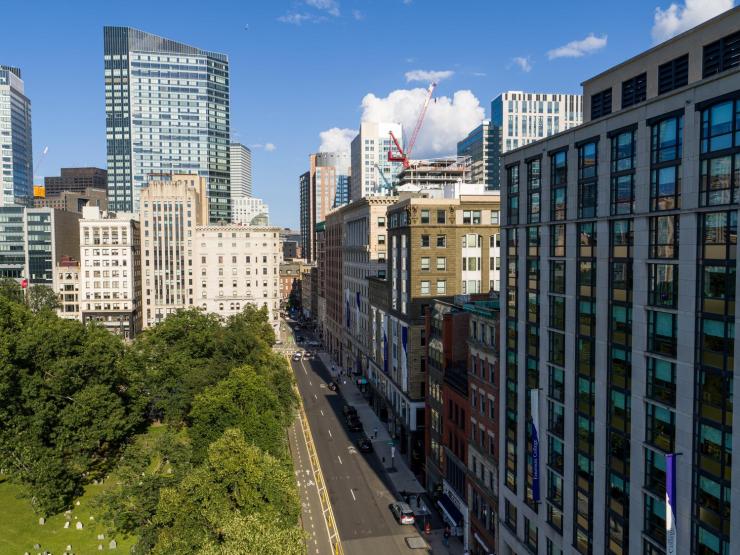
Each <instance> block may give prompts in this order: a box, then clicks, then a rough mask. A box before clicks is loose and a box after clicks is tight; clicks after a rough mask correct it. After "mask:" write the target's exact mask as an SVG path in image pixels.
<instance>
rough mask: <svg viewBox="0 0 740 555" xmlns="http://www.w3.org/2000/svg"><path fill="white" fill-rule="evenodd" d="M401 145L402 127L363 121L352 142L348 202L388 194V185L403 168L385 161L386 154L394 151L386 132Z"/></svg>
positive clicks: (389, 192)
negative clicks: (391, 134)
mask: <svg viewBox="0 0 740 555" xmlns="http://www.w3.org/2000/svg"><path fill="white" fill-rule="evenodd" d="M391 132H392V133H393V135H394V136H395V137H396V139H397V140H398V142H399V143H400V144H401V146H403V128H402V127H401V124H400V123H389V122H382V123H375V122H367V121H363V122H362V123H361V124H360V132H359V133H358V134H357V136H356V137H355V138H354V139H353V140H352V148H351V154H350V157H351V162H352V169H351V172H352V177H351V179H350V201H352V202H353V201H356V200H359V199H361V198H363V197H367V196H370V195H375V196H379V195H380V196H387V195H389V194H392V190H391V188H392V185H394V184H395V182H396V180H397V176H398V174H399V173H400V171H401V170H402V169H403V165H402V164H401V163H400V162H390V161H388V152H389V151H391V150H392V151H393V152H397V150H396V148H395V146H394V145H393V140H392V139H391V136H390V133H391Z"/></svg>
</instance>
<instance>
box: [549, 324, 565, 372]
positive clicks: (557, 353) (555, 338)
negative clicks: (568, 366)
mask: <svg viewBox="0 0 740 555" xmlns="http://www.w3.org/2000/svg"><path fill="white" fill-rule="evenodd" d="M549 361H550V362H551V363H552V364H557V365H558V366H565V335H564V334H562V333H558V332H554V331H551V332H550V358H549Z"/></svg>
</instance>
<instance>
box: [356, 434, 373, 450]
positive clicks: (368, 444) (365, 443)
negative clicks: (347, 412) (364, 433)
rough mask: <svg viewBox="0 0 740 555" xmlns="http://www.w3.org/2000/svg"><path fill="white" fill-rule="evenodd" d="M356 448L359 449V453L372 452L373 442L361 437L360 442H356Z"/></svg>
mask: <svg viewBox="0 0 740 555" xmlns="http://www.w3.org/2000/svg"><path fill="white" fill-rule="evenodd" d="M357 447H359V449H360V452H361V453H372V452H373V442H372V441H370V440H369V439H368V438H366V437H363V438H362V439H361V440H360V441H358V442H357Z"/></svg>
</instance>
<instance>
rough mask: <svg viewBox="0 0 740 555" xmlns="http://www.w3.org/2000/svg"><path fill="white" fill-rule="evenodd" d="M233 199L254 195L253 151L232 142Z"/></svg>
mask: <svg viewBox="0 0 740 555" xmlns="http://www.w3.org/2000/svg"><path fill="white" fill-rule="evenodd" d="M229 149H230V151H231V199H232V202H233V199H236V198H241V197H251V196H252V151H251V150H249V149H248V148H247V147H246V146H244V145H243V144H240V143H231V146H230V147H229Z"/></svg>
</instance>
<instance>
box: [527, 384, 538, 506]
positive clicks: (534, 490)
mask: <svg viewBox="0 0 740 555" xmlns="http://www.w3.org/2000/svg"><path fill="white" fill-rule="evenodd" d="M529 394H530V401H531V405H532V499H533V500H534V502H535V503H538V502H539V500H540V391H539V389H531V390H530V391H529Z"/></svg>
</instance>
